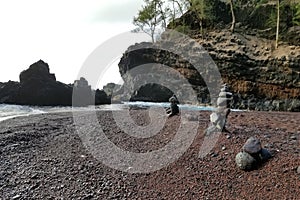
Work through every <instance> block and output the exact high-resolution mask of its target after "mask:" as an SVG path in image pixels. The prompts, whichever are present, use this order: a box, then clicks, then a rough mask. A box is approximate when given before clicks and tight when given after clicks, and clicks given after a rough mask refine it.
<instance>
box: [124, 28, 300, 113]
mask: <svg viewBox="0 0 300 200" xmlns="http://www.w3.org/2000/svg"><path fill="white" fill-rule="evenodd" d="M195 41H196V42H197V43H199V44H201V45H202V46H203V47H204V48H205V49H206V50H207V52H208V53H209V55H210V56H211V58H212V59H213V60H214V62H215V63H216V65H217V66H218V69H219V71H220V73H221V76H222V80H223V82H226V83H228V84H229V85H230V86H231V90H232V91H233V93H234V94H235V95H234V101H233V105H232V107H233V108H239V109H248V108H249V109H256V110H285V111H300V75H299V74H300V47H299V46H288V45H284V44H280V47H279V48H278V49H276V50H275V48H274V46H273V45H272V44H273V41H271V40H267V39H258V38H257V37H254V36H251V35H241V34H238V33H236V34H232V33H230V32H227V31H226V30H223V31H218V32H216V31H214V32H210V33H208V34H207V35H206V36H205V39H199V38H198V37H197V36H195ZM168 43H169V46H170V48H174V49H176V48H186V53H187V54H188V55H189V57H195V56H197V53H195V49H193V48H191V45H190V44H186V43H185V42H178V41H168ZM147 45H148V47H147ZM149 45H150V44H136V45H135V46H132V47H130V48H129V49H128V51H127V52H125V53H124V55H123V57H122V59H121V61H120V63H119V68H120V73H121V75H122V76H124V74H126V73H127V72H128V71H131V70H132V69H134V68H135V67H137V66H140V65H142V64H145V63H161V64H164V65H166V66H168V67H170V68H171V69H175V70H176V71H177V72H179V73H180V74H181V75H183V76H184V77H185V78H186V79H187V80H188V82H189V84H190V85H191V86H192V88H193V89H194V91H195V93H196V95H197V99H198V102H196V103H206V102H209V101H210V100H211V99H210V98H209V94H208V90H207V87H206V84H205V82H204V81H203V78H202V77H201V75H200V74H201V72H200V73H199V71H197V70H195V68H193V66H192V65H191V63H190V62H188V61H185V60H182V59H181V58H180V57H178V55H174V54H170V53H168V52H164V51H163V50H159V48H158V49H151V48H149ZM155 45H156V47H157V46H159V43H158V44H155ZM182 45H186V46H182ZM135 49H137V50H135ZM164 69H165V68H164ZM162 70H163V69H162ZM157 72H159V71H157ZM141 77H142V76H141V74H139V73H136V74H130V75H129V76H126V79H125V80H124V82H125V83H127V85H129V86H131V88H135V86H134V85H135V82H139V81H140V79H141ZM164 79H168V76H165V77H164ZM169 81H170V82H174V84H175V83H176V80H169ZM185 87H188V86H187V85H180V87H177V88H176V90H175V91H173V92H174V93H176V94H177V95H178V94H179V96H181V97H182V99H191V95H193V94H187V93H186V91H187V90H186V89H185ZM143 90H144V91H145V88H144V89H143ZM148 92H149V94H148V95H150V94H151V93H154V91H153V90H152V89H151V87H148ZM138 93H139V92H138V89H137V90H136V92H134V93H133V94H132V99H134V100H143V96H138V95H137V94H138ZM161 93H162V94H164V93H165V92H164V91H161ZM166 100H167V99H166ZM187 103H195V102H187Z"/></svg>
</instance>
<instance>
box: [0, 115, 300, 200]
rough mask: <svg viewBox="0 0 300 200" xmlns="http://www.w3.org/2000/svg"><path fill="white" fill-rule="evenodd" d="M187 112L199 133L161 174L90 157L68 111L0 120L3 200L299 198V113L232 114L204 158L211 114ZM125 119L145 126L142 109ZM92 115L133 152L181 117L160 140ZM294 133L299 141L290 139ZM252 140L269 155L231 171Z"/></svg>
mask: <svg viewBox="0 0 300 200" xmlns="http://www.w3.org/2000/svg"><path fill="white" fill-rule="evenodd" d="M192 114H194V115H197V116H198V119H199V128H198V130H197V131H198V135H197V137H196V138H195V139H194V141H193V143H192V144H191V146H190V148H189V149H188V150H187V151H186V152H185V153H184V154H183V155H182V156H181V157H180V158H179V159H178V160H176V161H175V162H173V163H170V164H169V165H168V166H166V167H164V168H163V169H161V170H158V171H155V172H151V173H145V174H134V173H133V174H132V173H126V172H123V171H118V170H115V169H112V168H109V167H107V166H105V165H104V164H102V163H101V162H100V161H98V160H97V159H95V158H94V157H93V156H92V155H91V154H90V153H89V152H88V151H87V149H86V148H85V147H84V145H83V143H82V141H81V140H80V138H79V136H78V135H77V133H76V131H75V127H74V124H73V118H72V114H71V113H56V114H42V115H32V116H29V117H19V118H15V119H10V120H7V121H3V122H0V149H1V151H0V160H1V162H0V199H5V200H6V199H298V197H299V196H298V195H299V194H300V176H299V166H300V159H299V158H300V156H299V154H300V150H299V140H297V138H299V133H300V125H299V121H300V115H299V113H284V112H232V113H231V114H230V115H229V118H228V125H227V129H228V131H229V132H230V133H226V134H227V135H225V134H221V135H220V137H219V139H218V142H217V144H216V145H215V146H214V147H213V149H212V150H211V154H208V155H207V156H206V157H204V158H201V159H199V158H198V154H199V149H200V146H201V145H202V143H203V139H204V137H205V135H204V132H205V129H206V128H207V125H208V124H209V115H210V114H211V113H210V112H206V111H201V112H200V111H197V112H196V111H195V112H193V113H192ZM130 115H131V117H132V118H133V119H134V120H135V122H136V123H137V124H139V125H140V126H145V125H147V124H148V123H149V121H150V117H149V114H148V112H147V110H133V111H131V112H130ZM97 116H98V119H99V121H100V124H101V126H102V128H103V130H105V134H106V136H107V138H108V139H109V140H110V141H112V142H113V143H115V144H117V145H118V147H120V148H121V149H125V150H127V151H132V152H148V151H152V150H157V149H160V148H162V147H164V146H165V145H166V144H168V143H169V142H170V141H172V139H173V137H174V135H175V133H174V132H175V131H174V130H177V128H178V125H179V124H180V120H181V118H180V116H173V117H171V118H169V119H167V124H166V125H165V127H164V128H163V129H162V130H161V131H160V132H159V133H158V134H157V135H155V136H153V137H151V138H142V139H141V138H138V139H137V138H133V137H131V136H128V135H127V134H126V133H124V132H123V131H122V130H120V128H118V126H117V124H116V123H115V121H114V119H113V115H112V113H111V112H109V111H101V112H99V113H97ZM276 128H277V129H276ZM291 133H293V136H295V137H296V138H294V137H293V138H292V140H291V136H292V135H291ZM264 135H268V137H264ZM249 137H257V138H260V139H261V142H262V146H264V144H269V145H268V150H270V152H272V155H273V157H272V158H271V159H270V160H269V161H268V162H266V163H265V164H264V165H262V166H260V167H258V168H257V169H256V170H253V171H249V172H245V171H242V170H239V169H238V168H237V167H236V164H235V155H236V154H237V153H238V152H239V151H240V150H241V147H242V145H243V144H244V143H245V141H246V140H247V139H248V138H249ZM222 147H226V148H222ZM294 169H297V171H298V173H295V170H294Z"/></svg>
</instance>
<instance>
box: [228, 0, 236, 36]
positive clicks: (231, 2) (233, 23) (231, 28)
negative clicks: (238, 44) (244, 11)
mask: <svg viewBox="0 0 300 200" xmlns="http://www.w3.org/2000/svg"><path fill="white" fill-rule="evenodd" d="M229 4H230V11H231V17H232V22H231V27H230V31H231V32H232V33H234V29H235V23H236V22H235V14H234V8H233V0H229Z"/></svg>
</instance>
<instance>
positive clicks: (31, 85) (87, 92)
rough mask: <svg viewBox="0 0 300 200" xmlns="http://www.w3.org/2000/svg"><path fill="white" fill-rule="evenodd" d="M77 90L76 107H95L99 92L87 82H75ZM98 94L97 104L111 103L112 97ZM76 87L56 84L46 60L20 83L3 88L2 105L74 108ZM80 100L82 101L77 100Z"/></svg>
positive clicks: (23, 75) (35, 65) (0, 88)
mask: <svg viewBox="0 0 300 200" xmlns="http://www.w3.org/2000/svg"><path fill="white" fill-rule="evenodd" d="M74 90H75V91H76V94H77V95H78V94H80V95H79V96H80V102H77V101H75V104H74V105H76V106H86V105H91V104H94V102H95V101H94V99H93V98H94V97H95V91H93V90H92V89H91V87H90V86H89V85H88V83H87V81H86V80H85V79H80V80H78V81H75V84H74ZM100 93H101V92H100V91H98V92H96V94H97V95H96V97H97V100H96V103H97V104H103V103H108V102H109V101H108V96H107V95H106V94H105V93H104V92H103V93H101V94H100ZM72 94H73V85H67V84H64V83H61V82H59V81H56V78H55V75H54V74H51V73H50V70H49V65H48V64H47V63H45V62H44V61H42V60H39V61H38V62H36V63H33V64H32V65H30V67H29V68H28V69H27V70H24V71H23V72H21V74H20V82H13V81H9V82H7V83H1V84H0V103H8V104H19V105H38V106H57V105H59V106H72ZM77 99H79V98H77Z"/></svg>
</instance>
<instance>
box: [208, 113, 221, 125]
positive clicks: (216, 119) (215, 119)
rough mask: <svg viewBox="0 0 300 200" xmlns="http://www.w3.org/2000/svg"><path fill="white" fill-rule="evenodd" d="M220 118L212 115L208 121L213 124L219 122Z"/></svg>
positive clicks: (214, 114)
mask: <svg viewBox="0 0 300 200" xmlns="http://www.w3.org/2000/svg"><path fill="white" fill-rule="evenodd" d="M219 118H220V116H219V115H218V114H217V113H212V114H211V115H210V121H211V122H212V123H213V124H215V123H217V121H219Z"/></svg>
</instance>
